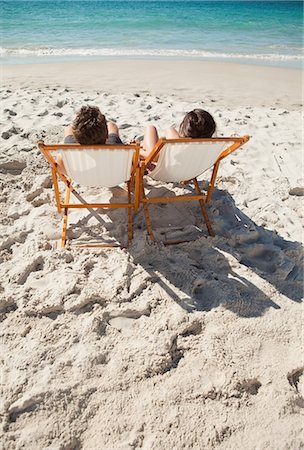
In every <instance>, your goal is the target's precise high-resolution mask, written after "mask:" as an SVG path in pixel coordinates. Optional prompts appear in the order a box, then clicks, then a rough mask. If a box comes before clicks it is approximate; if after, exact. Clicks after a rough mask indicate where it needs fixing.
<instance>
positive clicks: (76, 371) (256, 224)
mask: <svg viewBox="0 0 304 450" xmlns="http://www.w3.org/2000/svg"><path fill="white" fill-rule="evenodd" d="M300 76H301V73H300V71H296V70H288V69H275V68H266V67H257V66H256V67H255V66H249V65H244V66H241V65H233V64H221V63H212V64H211V63H203V62H198V61H196V62H194V61H191V62H189V63H188V62H179V61H171V62H169V61H111V62H108V61H107V62H91V63H88V64H87V63H84V62H82V63H80V62H78V63H62V64H54V65H47V64H45V65H42V64H41V65H38V64H37V65H31V66H25V65H19V66H6V67H4V68H2V81H3V83H2V88H1V98H2V100H1V110H0V119H1V123H2V127H1V132H0V141H1V154H0V180H1V204H0V205H1V235H2V240H1V242H0V252H1V253H0V261H1V269H0V278H1V285H0V298H1V300H0V314H1V320H2V322H1V365H2V368H1V373H2V375H1V382H2V384H3V391H2V392H3V394H2V403H1V417H2V431H1V433H2V439H1V441H2V445H3V449H5V450H10V449H31V450H36V449H37V450H41V449H43V450H45V449H48V450H76V449H84V450H95V449H96V450H100V449H102V450H104V449H105V450H118V449H120V450H127V449H145V450H150V449H151V450H152V449H153V450H160V449H174V450H175V449H176V450H180V449H196V450H201V449H221V450H227V449H231V450H236V449H242V450H243V449H246V450H251V449H252V450H253V449H254V450H264V449H266V448H267V449H270V450H279V449H282V450H283V449H293V450H294V449H300V448H302V442H303V434H302V432H303V407H304V377H303V367H304V361H303V334H302V331H303V330H302V323H301V318H302V316H301V314H302V303H301V302H302V294H303V276H302V269H303V262H302V258H303V250H302V246H301V241H302V236H303V235H302V223H303V195H304V182H303V165H302V164H303V161H302V159H301V126H302V123H301V84H300V83H301V81H300ZM83 104H91V105H97V106H99V107H100V108H101V110H102V111H103V112H104V113H105V114H106V116H107V118H108V119H109V120H113V121H115V122H116V123H117V125H118V126H119V127H120V129H121V136H122V139H123V140H125V141H128V140H130V139H133V138H134V137H137V138H141V137H142V135H143V130H144V126H145V125H147V124H151V123H153V124H155V125H157V126H158V127H159V129H160V130H162V129H164V128H166V127H168V126H170V125H176V126H177V125H178V124H179V123H180V121H181V119H182V118H183V116H184V114H185V113H186V112H187V111H189V110H191V109H193V108H195V107H201V108H204V109H206V110H208V111H209V112H210V113H212V114H213V116H214V118H215V120H216V122H217V124H218V136H222V135H224V136H231V135H233V136H235V135H239V136H241V135H244V134H249V135H250V136H251V139H250V141H249V142H248V143H247V144H246V145H245V146H244V147H243V149H239V150H238V151H237V152H236V153H234V154H233V155H232V156H231V157H230V158H227V159H226V160H225V161H224V162H223V164H222V165H221V167H220V171H219V176H218V181H217V184H216V189H215V192H214V198H213V202H212V204H211V206H210V207H209V208H208V210H209V214H210V217H211V220H212V222H213V228H214V231H215V232H216V237H215V238H210V237H207V233H206V228H205V225H204V222H203V220H202V218H201V216H200V211H199V207H198V206H197V205H195V204H194V203H193V204H182V203H181V204H178V205H177V204H175V205H173V204H171V205H166V206H163V205H157V206H153V207H151V216H152V223H153V225H154V228H155V230H156V234H157V236H158V238H160V237H162V238H164V237H167V238H176V237H177V236H185V235H186V236H190V237H192V238H195V240H194V241H193V242H190V243H187V244H182V245H179V246H170V247H164V246H163V245H162V244H151V243H150V242H149V241H148V240H147V237H146V229H145V221H144V216H143V212H142V209H140V211H139V213H138V215H137V216H136V217H135V226H134V239H133V243H132V245H131V246H130V247H129V248H128V249H124V250H121V249H107V250H104V249H90V250H88V249H86V250H82V249H81V250H80V249H77V248H76V247H75V246H74V245H73V244H74V243H75V242H77V241H81V240H82V241H83V240H94V239H95V240H96V238H98V237H99V236H101V235H104V236H106V237H115V238H116V239H117V240H118V241H122V240H123V239H124V237H125V234H126V213H125V211H111V212H110V213H109V215H107V214H106V212H105V211H103V212H101V215H100V217H101V219H102V220H101V222H98V221H96V218H94V217H92V216H89V215H88V213H87V212H81V213H78V212H76V211H75V212H74V211H73V212H71V215H70V228H69V233H68V245H67V247H66V249H64V250H61V249H59V248H58V245H57V243H58V239H59V238H60V233H61V220H62V217H61V216H60V215H59V214H58V213H57V212H56V208H55V202H54V192H53V189H52V182H51V177H50V169H49V166H48V164H47V163H46V161H45V160H44V158H43V156H42V155H41V154H40V152H39V151H38V149H37V145H36V143H37V141H38V139H41V138H42V139H44V140H45V142H48V143H51V142H60V141H61V140H62V130H63V127H64V126H65V125H67V124H68V123H70V122H71V121H72V119H73V117H74V114H75V112H76V111H77V110H78V108H79V107H80V106H81V105H83ZM206 179H207V175H206V174H204V175H203V176H201V177H200V181H201V182H202V186H203V187H205V186H206V182H205V180H206ZM148 182H149V180H148V179H147V183H148ZM150 186H151V189H152V190H151V194H152V195H153V191H154V194H155V195H159V194H162V193H166V192H169V193H170V192H171V193H173V194H174V193H177V192H179V193H180V192H181V191H182V190H183V189H186V188H185V187H182V188H181V187H179V186H177V185H173V184H169V185H163V184H161V183H150ZM80 192H82V193H83V195H85V196H86V198H87V199H88V200H93V199H97V200H99V199H101V198H111V197H113V198H114V199H115V198H117V197H121V196H124V195H125V193H124V191H123V189H121V188H117V189H114V190H112V191H108V190H102V191H100V190H96V189H80ZM97 200H96V201H97Z"/></svg>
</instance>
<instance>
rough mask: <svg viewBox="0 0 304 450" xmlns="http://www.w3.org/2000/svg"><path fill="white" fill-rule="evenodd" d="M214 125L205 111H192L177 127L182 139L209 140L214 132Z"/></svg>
mask: <svg viewBox="0 0 304 450" xmlns="http://www.w3.org/2000/svg"><path fill="white" fill-rule="evenodd" d="M215 129H216V124H215V121H214V119H213V117H212V116H211V114H209V113H208V112H207V111H204V110H203V109H194V110H193V111H190V112H188V113H187V114H186V115H185V117H184V119H183V121H182V123H181V124H180V126H179V134H180V136H182V137H191V138H210V137H211V136H212V135H213V133H214V132H215Z"/></svg>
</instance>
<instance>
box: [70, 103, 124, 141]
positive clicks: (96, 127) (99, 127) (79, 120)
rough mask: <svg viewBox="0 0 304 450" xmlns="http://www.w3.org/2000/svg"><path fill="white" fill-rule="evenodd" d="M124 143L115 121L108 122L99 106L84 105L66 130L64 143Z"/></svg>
mask: <svg viewBox="0 0 304 450" xmlns="http://www.w3.org/2000/svg"><path fill="white" fill-rule="evenodd" d="M77 142H78V143H79V144H81V145H95V144H96V145H97V144H101V145H102V144H108V145H115V144H118V145H123V142H122V141H121V139H120V136H119V130H118V127H117V125H116V124H115V123H113V122H107V121H106V118H105V116H104V115H103V114H102V113H101V111H100V109H99V108H97V106H82V107H81V108H80V110H79V111H78V113H77V114H76V117H75V119H74V120H73V123H72V125H69V126H67V127H66V128H65V130H64V143H65V144H75V143H77Z"/></svg>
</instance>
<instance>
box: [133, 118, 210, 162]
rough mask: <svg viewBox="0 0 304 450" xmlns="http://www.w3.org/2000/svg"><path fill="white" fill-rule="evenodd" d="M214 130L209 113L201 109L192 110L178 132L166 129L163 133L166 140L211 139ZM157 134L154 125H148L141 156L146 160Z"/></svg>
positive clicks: (173, 129) (156, 139)
mask: <svg viewBox="0 0 304 450" xmlns="http://www.w3.org/2000/svg"><path fill="white" fill-rule="evenodd" d="M215 130H216V123H215V121H214V119H213V117H212V116H211V114H210V113H208V112H207V111H205V110H203V109H194V110H193V111H190V112H188V113H187V114H186V115H185V117H184V118H183V120H182V122H181V124H180V126H179V131H178V132H177V130H176V129H175V128H168V129H167V130H166V131H165V137H166V138H167V139H178V138H211V137H212V136H213V134H214V133H215ZM158 139H159V137H158V132H157V129H156V127H155V126H154V125H149V126H148V127H147V128H146V130H145V136H144V141H143V149H142V150H141V155H142V156H143V157H144V158H147V156H149V154H150V153H151V151H152V150H153V148H154V146H155V144H156V142H157V141H158Z"/></svg>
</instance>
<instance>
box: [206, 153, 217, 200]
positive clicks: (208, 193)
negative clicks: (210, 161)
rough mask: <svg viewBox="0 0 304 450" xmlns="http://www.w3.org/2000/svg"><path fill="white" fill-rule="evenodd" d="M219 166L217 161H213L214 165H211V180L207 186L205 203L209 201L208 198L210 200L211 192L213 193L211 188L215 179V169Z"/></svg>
mask: <svg viewBox="0 0 304 450" xmlns="http://www.w3.org/2000/svg"><path fill="white" fill-rule="evenodd" d="M219 166H220V162H219V161H218V162H217V163H215V164H214V166H213V171H212V175H211V180H210V182H209V187H208V192H207V197H206V203H209V202H210V200H211V197H212V193H213V188H214V184H215V180H216V176H217V171H218V168H219Z"/></svg>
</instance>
